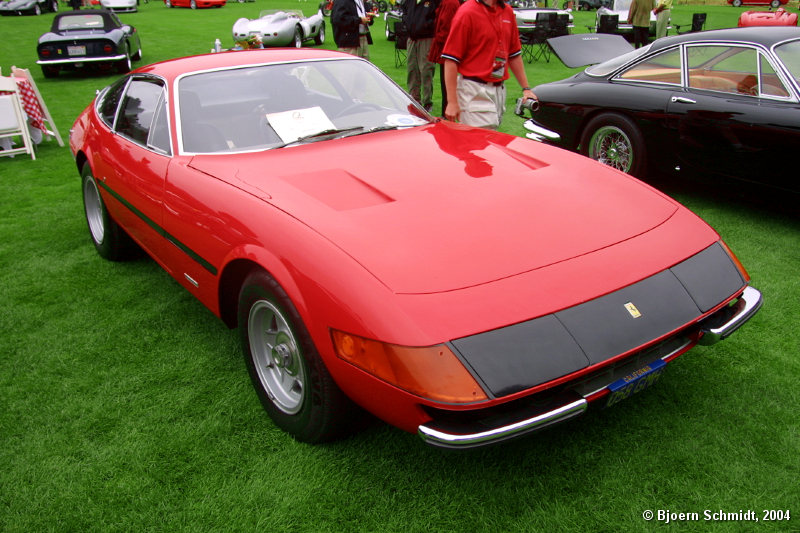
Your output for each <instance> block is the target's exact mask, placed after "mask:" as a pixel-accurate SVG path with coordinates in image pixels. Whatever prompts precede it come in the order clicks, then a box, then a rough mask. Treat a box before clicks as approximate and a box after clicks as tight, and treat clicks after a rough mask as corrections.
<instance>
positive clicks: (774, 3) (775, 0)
mask: <svg viewBox="0 0 800 533" xmlns="http://www.w3.org/2000/svg"><path fill="white" fill-rule="evenodd" d="M769 5H770V7H772V9H778V8H779V7H781V3H780V1H779V0H772V2H770V4H769Z"/></svg>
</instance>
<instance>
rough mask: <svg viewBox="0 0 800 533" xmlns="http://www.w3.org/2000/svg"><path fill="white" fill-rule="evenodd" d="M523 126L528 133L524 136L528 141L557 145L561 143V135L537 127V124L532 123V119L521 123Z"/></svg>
mask: <svg viewBox="0 0 800 533" xmlns="http://www.w3.org/2000/svg"><path fill="white" fill-rule="evenodd" d="M523 126H524V127H525V129H526V130H528V131H529V132H530V133H526V134H525V136H526V137H527V138H528V139H533V140H534V141H540V142H541V141H548V142H554V143H557V142H559V141H561V135H559V134H558V133H556V132H554V131H551V130H548V129H547V128H543V127H541V126H539V125H538V124H537V123H535V122H534V121H533V119H531V118H529V119H528V120H526V121H525V122H524V123H523Z"/></svg>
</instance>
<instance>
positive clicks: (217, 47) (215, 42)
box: [214, 39, 222, 52]
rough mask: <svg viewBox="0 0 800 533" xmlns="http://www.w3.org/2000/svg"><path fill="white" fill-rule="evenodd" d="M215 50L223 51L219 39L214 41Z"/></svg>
mask: <svg viewBox="0 0 800 533" xmlns="http://www.w3.org/2000/svg"><path fill="white" fill-rule="evenodd" d="M214 51H215V52H222V43H221V42H220V40H219V39H217V40H215V41H214Z"/></svg>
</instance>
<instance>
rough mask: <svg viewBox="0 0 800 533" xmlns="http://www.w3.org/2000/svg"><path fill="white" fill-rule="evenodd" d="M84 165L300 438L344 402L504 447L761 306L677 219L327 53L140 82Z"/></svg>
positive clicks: (258, 57)
mask: <svg viewBox="0 0 800 533" xmlns="http://www.w3.org/2000/svg"><path fill="white" fill-rule="evenodd" d="M232 87H235V88H236V90H231V88H232ZM70 147H71V150H72V152H73V154H74V156H75V162H76V164H77V170H78V172H79V173H80V176H81V180H82V187H81V189H82V191H83V202H84V208H85V216H86V220H87V223H88V228H89V234H90V236H91V239H92V242H93V244H94V246H95V248H96V249H97V251H98V252H99V254H100V255H101V256H102V257H104V258H107V259H111V260H120V259H123V258H125V257H126V256H127V253H128V251H129V250H130V248H131V247H133V246H139V247H141V248H142V249H144V250H146V251H147V253H149V254H150V255H151V256H152V257H153V258H155V259H156V261H157V262H158V263H159V264H160V265H161V266H163V267H164V268H165V269H166V270H167V272H169V273H170V275H172V276H173V277H174V278H175V279H176V280H177V281H178V283H180V284H181V285H182V286H183V287H184V288H186V289H187V290H188V291H189V292H191V293H192V294H193V295H194V296H195V297H197V298H198V299H199V300H200V301H201V302H202V303H203V304H205V305H206V306H207V307H208V308H209V309H210V310H211V311H212V312H214V313H215V314H216V315H217V316H219V317H220V318H221V319H222V320H223V321H224V322H225V323H226V324H227V325H228V326H230V327H238V328H239V329H240V332H241V341H242V350H243V353H244V356H245V361H246V364H247V367H248V370H249V373H250V376H251V379H252V381H253V384H254V387H255V389H256V392H257V394H258V396H259V398H260V400H261V402H262V404H263V406H264V408H265V409H266V411H267V412H268V414H269V415H270V417H271V418H272V420H273V421H274V422H275V424H276V425H277V426H279V427H281V428H282V429H284V430H285V431H287V432H289V433H290V434H291V435H293V436H294V437H295V438H297V439H298V440H301V441H305V442H320V441H324V440H328V439H331V438H334V437H336V436H339V435H341V434H342V433H344V432H346V431H348V430H349V429H350V427H351V425H352V422H353V420H354V419H355V417H354V416H353V415H354V413H357V412H358V410H356V409H355V406H360V407H361V408H363V409H366V410H368V411H370V412H372V413H373V414H375V415H377V416H378V417H380V418H381V419H383V420H385V421H387V422H389V423H391V424H394V425H395V426H397V427H399V428H402V429H404V430H407V431H410V432H415V433H418V434H419V435H420V436H421V437H422V439H423V440H424V441H425V442H427V443H429V444H431V445H433V446H440V447H449V448H467V447H472V446H480V445H484V444H491V443H495V442H499V441H503V440H506V439H509V438H512V437H516V436H519V435H522V434H524V433H528V432H531V431H534V430H537V429H541V428H543V427H546V426H549V425H551V424H554V423H557V422H561V421H565V420H568V419H570V418H572V417H574V416H577V415H579V414H581V413H583V412H585V411H586V410H587V408H588V407H589V405H596V406H602V405H613V404H615V403H617V402H618V401H620V400H622V399H625V398H627V397H628V396H630V395H631V394H633V393H636V392H638V391H641V390H643V389H645V388H647V387H649V386H650V385H652V384H653V383H655V382H656V380H657V379H658V378H659V377H660V376H661V374H662V373H663V372H664V369H665V365H667V363H670V362H671V361H672V360H674V359H675V358H676V357H678V356H679V355H681V354H683V353H684V352H686V351H687V350H689V349H690V348H691V347H693V346H694V345H695V344H697V343H703V344H713V343H715V342H717V341H719V340H721V339H723V338H725V337H727V336H728V335H730V334H731V333H732V332H733V331H734V330H736V329H737V328H738V327H739V326H741V325H742V324H744V323H745V322H746V321H747V320H748V319H749V318H750V317H751V316H753V314H754V313H755V312H756V311H757V310H758V308H759V307H760V305H761V295H760V293H759V292H758V291H757V290H756V289H754V288H752V287H751V286H750V284H749V277H748V275H747V273H746V271H745V270H744V268H743V267H742V265H741V264H740V263H739V261H738V260H737V259H736V257H735V256H734V255H733V253H732V252H731V251H730V250H729V249H728V247H727V246H726V245H725V244H724V243H723V242H722V240H721V239H720V236H719V235H718V234H717V233H716V232H715V231H714V230H713V229H711V228H710V227H709V226H708V225H707V224H705V223H704V222H703V221H702V220H700V219H699V218H698V217H697V216H695V215H694V214H692V213H691V212H689V211H688V210H687V209H686V208H684V207H682V206H681V205H680V204H678V203H677V202H675V201H673V200H671V199H670V198H668V197H666V196H665V195H663V194H661V193H660V192H658V191H656V190H654V189H653V188H651V187H649V186H648V185H645V184H644V183H642V182H640V181H638V180H636V179H635V178H633V177H631V176H628V175H626V174H624V173H622V172H619V171H617V170H614V169H611V168H609V167H607V166H605V165H602V164H600V163H598V162H596V161H593V160H591V159H588V158H585V157H582V156H579V155H577V154H572V153H570V152H567V151H565V150H561V149H558V148H554V147H551V146H546V145H543V144H540V143H537V142H534V141H531V140H528V139H525V138H521V137H515V136H511V135H506V134H503V133H499V132H493V131H487V130H483V129H477V128H470V127H467V126H463V125H460V124H454V123H450V122H443V121H440V120H438V119H435V118H433V117H432V116H430V115H429V114H428V113H426V112H425V111H424V110H423V109H422V108H420V107H419V106H418V105H417V104H416V103H415V102H414V101H413V99H412V98H411V97H410V96H409V95H408V94H407V93H406V92H405V91H403V90H402V89H401V88H400V87H399V86H397V85H396V84H395V83H394V82H393V81H391V79H390V78H388V77H387V76H386V75H385V74H384V73H382V72H381V71H380V70H379V69H378V68H377V67H375V66H374V65H373V64H372V63H370V62H368V61H364V60H362V59H359V58H355V57H353V56H351V55H345V54H340V53H338V52H332V51H326V50H319V49H271V50H253V51H243V52H231V53H221V54H210V55H204V56H196V57H188V58H183V59H176V60H171V61H166V62H163V63H159V64H155V65H150V66H147V67H143V68H140V69H137V70H136V71H134V72H133V73H131V74H129V75H128V76H125V77H123V78H121V79H120V80H118V81H117V82H115V83H113V84H112V85H111V86H109V87H107V88H106V89H104V90H103V91H101V92H100V93H99V95H98V96H97V98H96V99H95V101H94V102H93V103H92V104H91V105H89V107H87V108H86V110H85V111H84V112H83V113H82V114H81V115H80V116H79V117H78V119H77V120H76V122H75V124H74V125H73V128H72V133H71V136H70ZM145 297H147V298H151V297H152V298H157V297H158V295H147V296H145ZM210 378H213V377H211V376H210ZM192 379H203V376H197V375H194V376H192Z"/></svg>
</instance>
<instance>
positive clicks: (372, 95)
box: [178, 59, 432, 153]
mask: <svg viewBox="0 0 800 533" xmlns="http://www.w3.org/2000/svg"><path fill="white" fill-rule="evenodd" d="M178 104H179V105H178V107H179V125H180V131H179V134H180V137H181V141H182V146H183V151H184V152H190V153H220V152H245V151H256V150H264V149H272V148H281V147H288V146H295V145H297V144H301V143H306V142H316V141H322V140H328V139H331V138H336V137H343V136H349V135H357V134H363V133H364V132H369V131H377V130H380V129H386V128H407V127H413V126H419V125H422V124H427V123H428V122H430V121H431V120H432V117H431V116H430V115H428V114H427V113H425V112H424V111H423V110H422V109H420V108H419V107H418V106H417V105H416V104H415V103H414V102H413V101H412V100H411V98H409V96H408V95H407V94H406V93H405V92H404V91H403V90H402V89H400V88H399V87H398V86H397V85H396V84H395V83H394V82H392V81H391V80H390V79H389V78H387V77H386V75H385V74H383V73H382V72H381V71H379V70H378V69H377V68H375V67H374V66H373V65H372V64H371V63H368V62H366V61H362V60H358V59H341V60H338V59H337V60H323V61H310V62H303V63H284V64H277V65H260V66H252V67H242V68H233V69H225V70H217V71H212V72H203V73H198V74H190V75H187V76H184V77H182V78H181V79H180V81H179V82H178Z"/></svg>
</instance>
